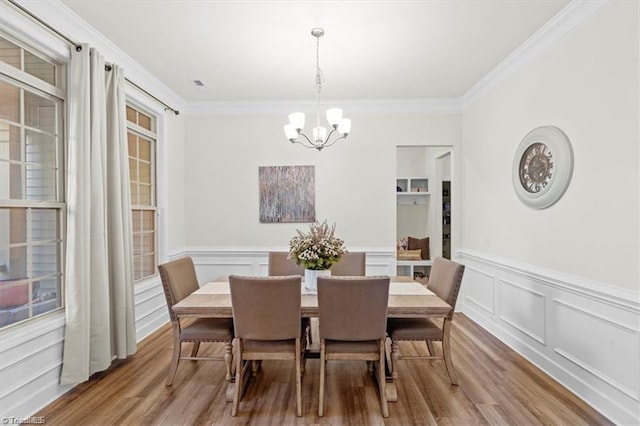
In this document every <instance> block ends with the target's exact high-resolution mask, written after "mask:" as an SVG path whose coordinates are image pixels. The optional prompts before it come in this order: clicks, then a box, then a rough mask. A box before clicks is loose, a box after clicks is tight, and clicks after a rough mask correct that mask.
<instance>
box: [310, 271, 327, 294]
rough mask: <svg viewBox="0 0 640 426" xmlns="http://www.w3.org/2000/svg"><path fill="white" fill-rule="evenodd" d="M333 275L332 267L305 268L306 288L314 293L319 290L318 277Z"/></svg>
mask: <svg viewBox="0 0 640 426" xmlns="http://www.w3.org/2000/svg"><path fill="white" fill-rule="evenodd" d="M323 276H331V270H330V269H319V270H318V269H305V270H304V288H306V289H307V290H309V291H313V292H314V293H315V292H317V291H318V277H323Z"/></svg>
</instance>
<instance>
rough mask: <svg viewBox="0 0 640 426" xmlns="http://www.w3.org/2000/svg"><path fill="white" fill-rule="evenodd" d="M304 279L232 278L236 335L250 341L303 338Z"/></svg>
mask: <svg viewBox="0 0 640 426" xmlns="http://www.w3.org/2000/svg"><path fill="white" fill-rule="evenodd" d="M301 282H302V277H300V276H288V277H242V276H237V275H230V276H229V288H230V290H231V306H232V309H233V324H234V326H235V335H236V337H239V338H241V339H251V340H288V339H295V338H297V337H301V330H300V319H301V312H300V304H301V298H302V296H301V291H300V285H301Z"/></svg>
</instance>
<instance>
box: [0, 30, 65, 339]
mask: <svg viewBox="0 0 640 426" xmlns="http://www.w3.org/2000/svg"><path fill="white" fill-rule="evenodd" d="M0 37H2V38H4V39H5V40H7V41H8V42H10V43H12V44H14V45H16V47H18V48H20V66H21V67H23V68H24V65H25V51H27V52H28V53H29V54H30V55H33V56H36V57H38V58H39V59H42V60H44V61H46V62H47V63H49V64H51V65H52V66H53V67H54V77H55V78H54V82H55V85H52V84H50V83H48V82H46V81H44V80H41V79H40V78H38V77H36V76H34V75H32V74H29V73H28V72H27V71H24V70H22V69H18V68H16V67H14V66H12V65H9V64H7V63H5V62H2V61H0V81H2V82H3V83H5V84H8V85H10V86H13V87H16V88H17V89H18V90H20V91H21V92H22V94H21V95H20V97H19V101H18V102H19V106H18V108H19V112H20V113H19V121H18V122H14V121H12V120H8V119H0V120H2V122H3V123H6V124H7V125H8V126H14V127H17V128H18V129H19V130H18V131H19V135H20V136H19V143H20V150H21V152H22V155H21V159H20V161H19V162H18V163H19V164H20V165H21V170H23V173H24V174H25V175H24V176H23V177H21V181H20V185H21V194H22V195H21V198H19V199H12V198H10V196H9V198H7V199H0V207H2V208H3V209H12V208H16V209H24V210H25V226H26V229H25V241H24V246H25V250H26V253H25V256H26V258H25V264H26V266H25V268H26V271H27V275H28V276H27V277H26V279H25V281H27V285H28V302H27V304H28V316H27V318H24V319H22V320H19V321H16V322H13V323H9V324H7V325H5V326H2V327H0V330H2V331H3V332H4V331H5V330H8V329H13V328H15V327H22V326H24V325H26V324H31V323H34V322H36V321H41V320H44V319H45V318H47V317H50V316H51V315H54V314H56V313H60V312H61V311H63V310H64V309H65V303H64V301H65V300H64V299H65V290H66V289H65V261H64V259H65V254H66V216H67V204H66V187H67V182H66V178H67V176H66V161H65V155H66V147H67V142H68V141H67V131H66V115H67V90H66V75H67V66H66V63H65V62H64V61H63V60H61V58H60V57H59V56H57V55H47V52H46V49H44V51H43V49H42V48H41V47H39V46H36V45H31V44H29V43H25V42H23V41H22V40H21V39H20V38H18V37H16V35H15V34H13V33H12V32H10V31H8V30H6V29H4V28H3V29H2V30H0ZM27 92H29V93H31V94H33V95H35V96H38V97H41V98H43V99H47V100H50V101H52V102H53V103H54V106H55V108H56V112H55V123H54V131H53V137H54V138H55V145H56V146H55V150H54V155H55V162H54V164H55V166H54V167H55V176H56V185H55V196H54V200H41V199H37V198H36V199H28V198H27V197H28V195H27V190H26V187H25V186H24V185H25V184H26V179H28V177H27V176H28V175H27V170H28V169H27V166H28V165H29V164H30V161H28V159H27V152H26V145H27V133H28V132H35V133H44V134H49V132H45V131H42V129H38V128H36V127H33V126H32V125H29V124H27V122H26V108H25V93H27ZM8 164H16V163H15V162H13V160H11V159H9V161H8ZM36 164H37V163H36ZM37 168H38V167H37ZM43 168H44V169H46V167H43ZM23 180H24V181H23ZM37 210H55V211H56V214H55V220H56V225H55V236H54V237H53V239H51V238H49V239H47V240H46V242H47V243H53V244H55V246H57V250H56V251H57V253H56V271H55V273H54V274H46V275H34V271H33V256H34V247H38V246H45V243H43V242H41V241H40V240H34V236H33V229H34V222H33V218H32V216H33V212H34V211H37ZM20 244H22V243H20ZM20 244H18V245H20ZM12 245H13V244H12V243H9V245H8V246H7V247H8V249H9V250H10V249H11V246H12ZM9 253H10V251H9ZM46 276H55V277H59V282H58V288H57V293H58V294H57V297H56V304H57V305H58V306H56V307H55V308H53V309H50V310H48V311H46V312H43V313H40V314H36V315H34V314H33V310H34V302H33V287H34V283H35V282H36V281H38V279H42V278H43V277H46Z"/></svg>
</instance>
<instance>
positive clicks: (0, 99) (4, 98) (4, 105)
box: [0, 81, 20, 123]
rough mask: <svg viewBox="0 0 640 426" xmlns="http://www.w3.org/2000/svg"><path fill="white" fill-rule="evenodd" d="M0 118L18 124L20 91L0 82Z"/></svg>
mask: <svg viewBox="0 0 640 426" xmlns="http://www.w3.org/2000/svg"><path fill="white" fill-rule="evenodd" d="M0 118H5V119H7V120H10V121H13V122H16V123H19V122H20V89H18V88H17V87H15V86H11V85H9V84H7V83H5V82H3V81H0Z"/></svg>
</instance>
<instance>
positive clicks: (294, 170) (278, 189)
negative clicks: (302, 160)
mask: <svg viewBox="0 0 640 426" xmlns="http://www.w3.org/2000/svg"><path fill="white" fill-rule="evenodd" d="M258 179H259V182H260V222H261V223H292V222H315V221H316V190H315V167H314V166H265V167H259V168H258Z"/></svg>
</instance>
